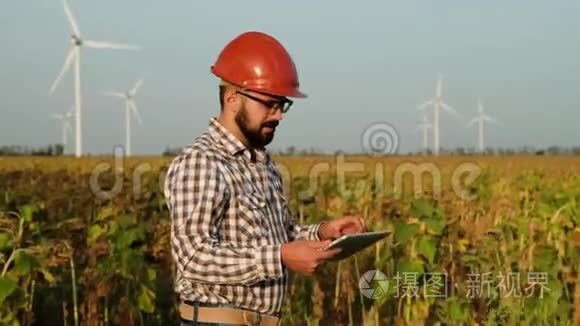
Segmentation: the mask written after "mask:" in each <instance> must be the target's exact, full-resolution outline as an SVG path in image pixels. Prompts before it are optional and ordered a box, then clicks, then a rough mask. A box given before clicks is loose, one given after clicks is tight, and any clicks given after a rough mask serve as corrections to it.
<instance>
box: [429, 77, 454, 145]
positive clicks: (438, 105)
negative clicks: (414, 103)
mask: <svg viewBox="0 0 580 326" xmlns="http://www.w3.org/2000/svg"><path fill="white" fill-rule="evenodd" d="M428 106H433V142H434V149H433V152H434V154H435V155H438V154H439V112H440V111H441V109H443V110H445V111H447V112H449V113H453V114H455V115H458V113H457V111H455V110H454V109H453V108H452V107H451V106H449V105H448V104H446V103H445V102H443V77H442V76H441V74H439V78H438V80H437V86H436V89H435V97H434V98H432V99H430V100H428V101H426V102H425V103H423V104H421V105H419V109H420V110H423V109H425V108H426V107H428Z"/></svg>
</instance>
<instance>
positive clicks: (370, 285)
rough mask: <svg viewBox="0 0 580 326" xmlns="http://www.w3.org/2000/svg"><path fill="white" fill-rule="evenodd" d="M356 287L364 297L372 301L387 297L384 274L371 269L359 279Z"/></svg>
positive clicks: (387, 284)
mask: <svg viewBox="0 0 580 326" xmlns="http://www.w3.org/2000/svg"><path fill="white" fill-rule="evenodd" d="M358 287H359V289H360V290H361V292H362V294H363V295H364V296H365V297H367V298H369V299H373V300H375V299H380V298H382V297H384V296H385V295H387V290H389V280H387V276H386V275H385V274H383V273H381V272H380V271H377V270H375V269H372V270H370V271H367V272H366V273H364V274H363V276H362V277H361V278H360V279H359V281H358Z"/></svg>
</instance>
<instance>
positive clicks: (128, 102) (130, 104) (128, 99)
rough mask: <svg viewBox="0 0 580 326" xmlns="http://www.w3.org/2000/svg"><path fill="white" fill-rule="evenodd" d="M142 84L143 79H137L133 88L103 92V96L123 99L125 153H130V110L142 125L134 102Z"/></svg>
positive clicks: (128, 154)
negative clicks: (123, 91)
mask: <svg viewBox="0 0 580 326" xmlns="http://www.w3.org/2000/svg"><path fill="white" fill-rule="evenodd" d="M142 85H143V79H140V80H138V81H137V82H136V83H135V86H133V89H131V90H129V91H127V92H125V93H121V92H103V95H105V96H112V97H117V98H122V99H124V100H125V153H126V154H125V155H127V156H130V155H131V112H133V114H135V116H136V117H137V121H138V122H139V125H141V126H142V125H143V120H142V119H141V116H140V115H139V111H138V110H137V105H136V104H135V95H136V94H137V91H138V90H139V88H141V86H142Z"/></svg>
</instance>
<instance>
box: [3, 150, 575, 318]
mask: <svg viewBox="0 0 580 326" xmlns="http://www.w3.org/2000/svg"><path fill="white" fill-rule="evenodd" d="M274 160H275V161H276V163H277V164H278V166H279V167H280V170H281V172H282V174H283V175H284V178H285V185H286V190H287V194H288V196H289V199H290V203H291V209H292V211H293V213H295V214H296V215H297V216H298V218H299V220H300V221H301V222H302V223H314V222H318V221H320V220H321V219H323V218H325V217H336V216H341V215H344V214H359V215H361V216H363V217H364V219H365V220H366V221H367V224H368V225H369V227H370V228H371V229H373V230H380V229H392V230H394V231H395V232H394V236H392V237H389V238H388V239H387V240H385V241H383V242H381V243H380V244H378V245H377V246H374V247H372V248H368V249H367V250H365V251H364V252H362V253H360V254H358V255H356V256H355V257H352V258H349V259H348V260H344V261H342V262H340V263H329V264H326V265H324V266H323V267H322V268H321V269H320V270H319V271H317V273H316V275H315V276H314V277H311V278H306V277H302V276H295V277H293V279H292V283H291V288H290V297H289V299H288V301H287V302H288V305H287V307H286V308H285V312H286V314H285V317H284V324H285V325H318V324H322V325H348V324H351V325H393V324H394V325H554V324H556V325H580V286H576V285H577V284H580V274H579V273H578V272H579V271H580V228H579V226H578V225H579V224H580V157H577V156H576V157H574V156H509V157H496V156H493V157H484V156H482V157H477V156H463V157H461V156H449V157H437V158H434V157H417V156H413V157H406V156H397V157H389V158H383V157H362V156H360V157H356V156H345V157H343V156H316V157H314V156H313V157H298V156H296V157H295V156H293V157H289V156H288V157H282V156H281V157H274ZM169 161H170V158H167V157H132V158H130V159H122V158H117V159H115V158H112V157H88V158H82V159H74V158H66V157H61V158H58V157H55V158H42V157H0V273H1V274H0V324H2V325H3V324H8V325H17V324H21V325H30V324H33V323H34V322H35V321H36V322H37V324H43V325H44V324H46V325H78V324H82V325H108V324H116V325H169V324H172V325H175V324H176V323H177V317H176V314H175V306H174V304H175V295H174V294H173V293H172V284H171V281H172V275H173V274H172V273H173V270H172V268H173V267H172V264H171V257H170V255H169V245H168V240H169V225H170V221H169V219H168V213H167V209H166V207H165V203H164V199H163V193H162V187H161V185H162V183H163V180H164V178H163V177H164V171H165V168H166V167H167V164H168V163H169ZM371 270H378V271H380V272H382V273H383V274H384V275H385V277H386V280H385V281H382V282H377V281H378V280H377V278H374V279H373V280H371V281H370V282H369V289H370V290H371V291H364V292H362V291H359V285H360V284H359V281H360V280H361V277H362V276H363V274H364V275H371V274H372V273H371V274H367V273H366V272H367V271H371ZM374 275H378V274H374ZM371 276H372V275H371ZM369 280H370V279H369Z"/></svg>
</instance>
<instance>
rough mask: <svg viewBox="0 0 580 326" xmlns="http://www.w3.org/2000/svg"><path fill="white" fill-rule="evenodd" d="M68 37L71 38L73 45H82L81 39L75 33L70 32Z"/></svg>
mask: <svg viewBox="0 0 580 326" xmlns="http://www.w3.org/2000/svg"><path fill="white" fill-rule="evenodd" d="M70 38H71V43H72V44H73V45H74V46H83V40H82V39H81V38H80V37H78V36H77V35H75V34H71V36H70Z"/></svg>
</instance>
